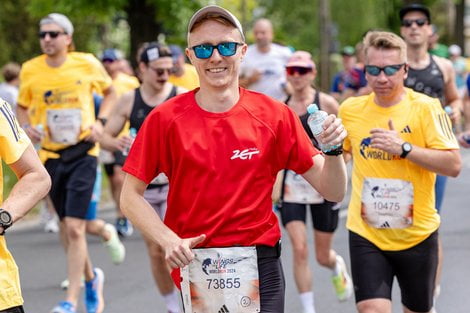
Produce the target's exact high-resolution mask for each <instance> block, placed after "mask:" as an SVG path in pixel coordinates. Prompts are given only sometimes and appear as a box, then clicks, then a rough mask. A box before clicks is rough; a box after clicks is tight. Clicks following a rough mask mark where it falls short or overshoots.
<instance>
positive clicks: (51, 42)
mask: <svg viewBox="0 0 470 313" xmlns="http://www.w3.org/2000/svg"><path fill="white" fill-rule="evenodd" d="M39 32H55V33H58V35H57V37H55V38H53V36H51V35H50V34H47V35H46V36H45V37H44V38H40V39H39V42H40V45H41V50H42V52H43V53H44V54H46V55H48V56H56V55H59V54H61V53H64V52H67V49H68V46H69V45H70V44H71V43H72V37H71V36H70V35H67V34H65V33H64V30H63V29H62V28H61V27H60V26H59V25H57V24H54V23H50V24H44V25H42V26H41V27H40V29H39Z"/></svg>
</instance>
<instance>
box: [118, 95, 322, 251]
mask: <svg viewBox="0 0 470 313" xmlns="http://www.w3.org/2000/svg"><path fill="white" fill-rule="evenodd" d="M197 91H198V89H196V90H194V91H190V92H187V93H185V94H182V95H179V96H176V97H174V98H172V99H170V100H168V101H167V102H165V103H163V104H161V105H159V106H158V107H156V108H155V109H154V110H153V111H152V112H151V113H150V114H149V115H148V116H147V118H146V119H145V121H144V123H143V125H142V127H141V129H140V130H139V132H138V134H137V138H136V139H135V142H134V144H133V145H132V148H131V151H130V153H129V156H128V157H127V161H126V163H125V165H124V167H123V170H124V171H125V172H127V173H129V174H131V175H133V176H135V177H137V178H138V179H140V180H142V181H144V182H146V183H150V182H151V181H152V179H153V178H154V177H155V176H157V174H159V173H160V172H163V173H165V174H166V175H167V176H168V178H169V181H170V190H169V194H168V208H167V211H166V215H165V221H164V222H165V224H166V225H167V226H168V227H169V228H171V229H172V230H173V231H174V232H175V233H176V234H178V236H180V237H182V238H188V237H193V236H198V235H200V234H206V236H207V238H206V240H205V241H204V242H203V243H202V244H201V245H200V246H202V247H226V246H250V245H257V244H264V245H269V246H274V245H275V244H276V242H277V241H278V240H279V238H280V236H281V233H280V229H279V224H278V220H277V217H276V215H275V214H274V212H273V210H272V201H271V191H272V187H273V184H274V181H275V179H276V174H277V172H278V171H279V170H282V169H286V168H287V169H291V170H293V171H295V172H297V173H304V172H306V171H307V170H308V169H309V168H310V167H312V166H313V160H312V157H313V156H314V155H316V154H317V153H319V152H318V151H317V150H316V149H315V148H314V147H313V146H312V143H311V141H310V139H309V138H308V136H307V135H306V132H305V130H304V129H303V127H302V125H301V123H300V120H299V118H298V117H297V115H296V114H295V113H294V112H293V111H291V110H290V109H289V108H288V107H287V106H286V105H285V104H283V103H281V102H277V101H275V100H273V99H271V98H269V97H267V96H265V95H262V94H259V93H256V92H252V91H248V90H245V89H242V88H240V100H239V101H238V103H237V104H236V105H235V106H234V107H233V108H232V109H230V110H229V111H227V112H224V113H211V112H207V111H204V110H203V109H201V108H200V107H199V106H198V105H197V103H196V101H195V92H197Z"/></svg>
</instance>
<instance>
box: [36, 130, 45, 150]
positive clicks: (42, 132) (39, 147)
mask: <svg viewBox="0 0 470 313" xmlns="http://www.w3.org/2000/svg"><path fill="white" fill-rule="evenodd" d="M36 130H37V131H38V132H39V133H41V135H40V136H41V138H40V139H39V141H38V142H36V143H35V144H34V149H35V150H36V151H38V150H39V149H41V141H42V138H43V137H44V126H43V125H42V124H37V125H36Z"/></svg>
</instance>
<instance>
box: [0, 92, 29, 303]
mask: <svg viewBox="0 0 470 313" xmlns="http://www.w3.org/2000/svg"><path fill="white" fill-rule="evenodd" d="M29 144H30V141H29V139H28V136H27V135H26V134H25V133H24V132H23V130H22V129H21V128H20V127H19V125H18V122H17V121H16V119H15V116H14V115H13V113H12V112H11V110H10V106H9V105H8V104H7V103H6V102H5V101H3V100H1V99H0V164H1V161H2V160H3V161H4V162H5V163H7V164H11V163H14V162H16V161H18V160H19V158H20V157H21V155H22V154H23V152H24V151H25V150H26V148H27V147H28V145H29ZM2 190H3V173H2V166H1V165H0V203H3V193H2ZM0 206H1V205H0ZM22 304H23V298H22V297H21V289H20V276H19V273H18V267H17V266H16V263H15V260H14V259H13V256H12V255H11V254H10V252H9V251H8V249H7V245H6V242H5V236H0V311H2V310H5V309H7V308H12V307H15V306H19V305H22Z"/></svg>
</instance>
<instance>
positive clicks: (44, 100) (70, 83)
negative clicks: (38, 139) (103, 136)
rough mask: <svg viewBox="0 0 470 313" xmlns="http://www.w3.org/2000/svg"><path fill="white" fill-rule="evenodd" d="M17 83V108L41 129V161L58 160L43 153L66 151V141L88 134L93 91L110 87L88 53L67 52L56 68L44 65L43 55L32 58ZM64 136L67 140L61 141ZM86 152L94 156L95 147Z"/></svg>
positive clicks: (99, 67)
mask: <svg viewBox="0 0 470 313" xmlns="http://www.w3.org/2000/svg"><path fill="white" fill-rule="evenodd" d="M20 82H21V83H20V90H19V97H18V103H19V105H21V106H24V107H27V108H28V109H29V113H30V116H31V117H32V119H31V120H32V121H33V122H34V123H35V124H36V125H37V124H42V125H43V126H44V133H45V137H44V138H43V140H42V143H41V145H42V147H43V148H44V149H45V150H42V149H41V150H40V152H39V155H40V157H41V159H42V160H45V159H48V158H57V157H58V155H57V154H55V153H51V152H48V151H46V150H52V151H57V150H60V149H63V148H66V147H67V146H70V145H71V143H69V142H77V141H80V140H82V139H83V138H85V137H86V136H87V135H89V133H90V127H91V126H92V125H93V124H94V123H95V109H94V104H93V90H97V89H98V90H105V89H107V88H109V87H110V86H111V84H112V81H111V78H110V77H109V75H108V74H107V73H106V70H105V69H104V67H103V66H102V64H101V63H100V62H99V61H98V60H97V59H96V58H95V57H94V56H93V55H92V54H89V53H81V52H71V53H68V54H67V59H66V61H65V62H64V63H63V64H62V65H61V66H59V67H50V66H49V65H47V63H46V55H40V56H38V57H36V58H33V59H31V60H29V61H27V62H25V63H24V64H23V66H22V68H21V72H20ZM52 124H54V125H52ZM77 124H78V126H76V125H77ZM74 125H75V126H74ZM59 129H60V131H59ZM65 133H67V134H68V138H71V139H72V140H71V141H67V140H65V139H64V140H63V141H62V138H65V137H64V134H65ZM58 138H59V139H58ZM88 153H89V154H90V155H93V156H97V155H98V146H97V145H96V146H95V147H94V148H93V149H91V150H90V151H89V152H88Z"/></svg>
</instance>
